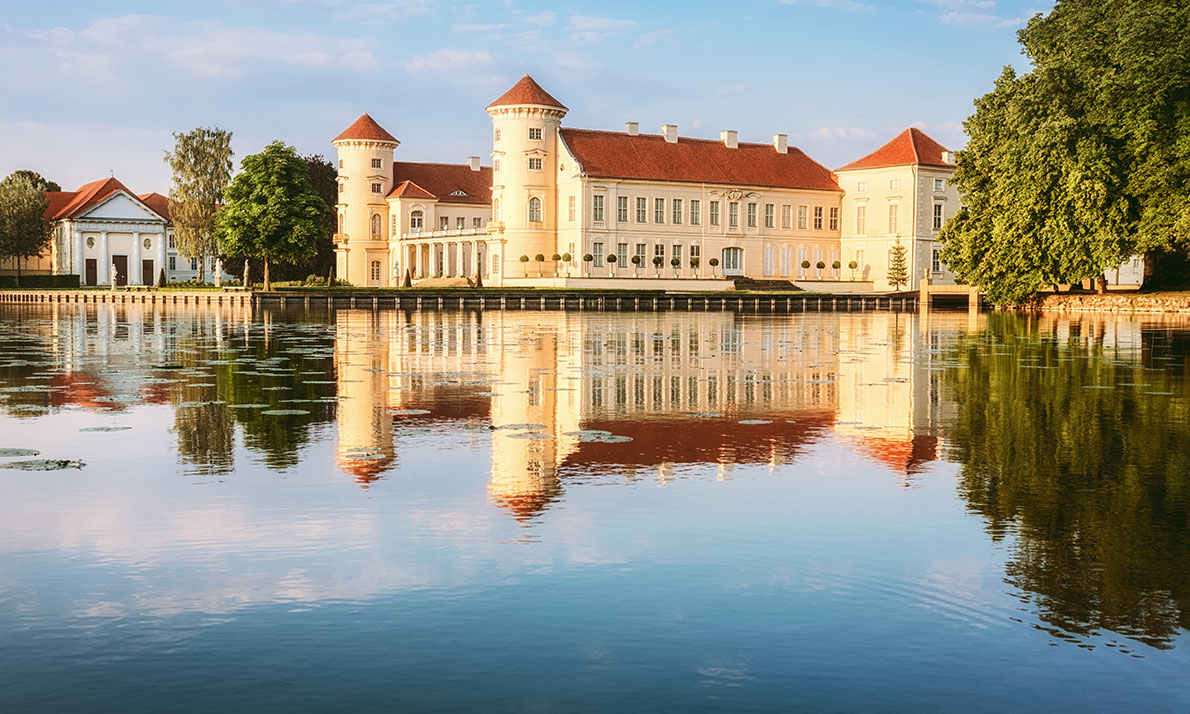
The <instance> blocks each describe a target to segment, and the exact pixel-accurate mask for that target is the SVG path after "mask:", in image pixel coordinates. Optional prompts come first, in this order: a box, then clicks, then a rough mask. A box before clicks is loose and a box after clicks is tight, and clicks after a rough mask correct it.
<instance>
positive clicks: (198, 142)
mask: <svg viewBox="0 0 1190 714" xmlns="http://www.w3.org/2000/svg"><path fill="white" fill-rule="evenodd" d="M174 139H175V140H176V142H177V143H176V144H175V146H174V150H173V152H172V153H170V152H167V153H166V155H165V161H166V163H168V164H169V167H170V169H172V170H173V185H172V186H171V187H170V189H169V212H170V219H171V220H172V221H173V224H174V242H175V243H176V244H177V246H178V252H180V253H181V254H182V255H184V256H186V257H188V258H199V259H200V260H199V266H200V267H199V277H200V279H201V278H203V277H205V266H206V258H208V257H209V256H212V255H214V254H215V252H216V250H217V245H216V241H215V211H216V208H217V207H218V205H219V201H220V200H221V199H222V198H223V189H224V188H226V187H227V183H228V181H229V180H230V179H231V169H232V163H231V155H232V153H231V132H230V131H227V130H226V129H220V128H218V127H213V128H206V127H199V128H197V129H194V130H193V131H189V132H186V133H185V134H180V133H175V134H174Z"/></svg>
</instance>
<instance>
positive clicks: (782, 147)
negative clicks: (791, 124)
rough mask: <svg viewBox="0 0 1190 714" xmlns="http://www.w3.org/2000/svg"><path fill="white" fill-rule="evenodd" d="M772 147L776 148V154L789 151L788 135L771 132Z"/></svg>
mask: <svg viewBox="0 0 1190 714" xmlns="http://www.w3.org/2000/svg"><path fill="white" fill-rule="evenodd" d="M773 148H774V149H776V150H777V153H778V154H788V153H789V135H788V134H773Z"/></svg>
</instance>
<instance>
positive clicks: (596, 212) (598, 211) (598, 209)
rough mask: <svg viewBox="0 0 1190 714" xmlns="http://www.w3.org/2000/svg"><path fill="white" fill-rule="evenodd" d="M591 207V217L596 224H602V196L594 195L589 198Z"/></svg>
mask: <svg viewBox="0 0 1190 714" xmlns="http://www.w3.org/2000/svg"><path fill="white" fill-rule="evenodd" d="M591 200H592V201H593V205H592V206H591V217H592V218H594V219H595V222H596V223H603V196H602V195H598V194H597V195H595V196H592V197H591Z"/></svg>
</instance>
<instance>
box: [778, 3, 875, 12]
mask: <svg viewBox="0 0 1190 714" xmlns="http://www.w3.org/2000/svg"><path fill="white" fill-rule="evenodd" d="M781 4H782V5H805V4H812V5H817V6H818V7H825V8H836V9H839V10H845V11H847V12H861V11H864V10H872V9H874V8H873V7H872V6H871V5H866V4H864V3H862V2H856V0H781Z"/></svg>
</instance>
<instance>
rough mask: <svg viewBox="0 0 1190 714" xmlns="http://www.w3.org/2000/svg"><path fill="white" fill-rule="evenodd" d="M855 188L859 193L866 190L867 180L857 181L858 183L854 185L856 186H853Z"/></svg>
mask: <svg viewBox="0 0 1190 714" xmlns="http://www.w3.org/2000/svg"><path fill="white" fill-rule="evenodd" d="M855 190H856V191H859V192H860V193H863V192H864V191H867V190H868V182H867V181H860V182H859V184H858V185H856V187H855Z"/></svg>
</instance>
